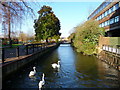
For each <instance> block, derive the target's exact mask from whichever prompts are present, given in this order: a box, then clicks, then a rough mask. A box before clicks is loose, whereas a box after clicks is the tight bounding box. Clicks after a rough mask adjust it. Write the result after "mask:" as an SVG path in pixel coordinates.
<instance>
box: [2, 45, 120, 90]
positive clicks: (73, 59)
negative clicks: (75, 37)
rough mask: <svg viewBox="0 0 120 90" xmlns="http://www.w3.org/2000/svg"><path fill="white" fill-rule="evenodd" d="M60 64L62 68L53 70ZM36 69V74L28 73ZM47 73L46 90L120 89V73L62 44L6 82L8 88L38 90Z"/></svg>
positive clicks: (5, 85)
mask: <svg viewBox="0 0 120 90" xmlns="http://www.w3.org/2000/svg"><path fill="white" fill-rule="evenodd" d="M58 60H59V61H60V69H59V70H55V69H53V68H52V67H51V64H52V63H57V61H58ZM33 66H35V67H36V71H37V73H36V75H35V76H34V77H33V78H29V76H28V75H29V72H30V71H31V70H33ZM42 73H44V74H45V85H44V86H43V88H119V87H120V86H119V83H120V78H119V72H118V71H117V70H115V69H114V68H112V67H110V66H109V65H107V64H106V63H104V62H102V61H100V60H98V59H97V58H96V57H94V56H84V55H82V54H80V53H77V52H76V51H75V50H74V49H73V48H72V47H71V46H70V45H69V44H61V45H60V46H59V47H58V48H57V49H55V50H54V51H52V52H50V53H49V54H47V55H45V56H43V57H41V58H38V59H37V60H36V61H35V62H33V63H32V64H29V65H27V66H26V67H25V68H22V69H21V70H19V71H18V72H16V73H15V74H14V75H12V76H10V78H9V79H8V80H6V81H4V83H3V87H6V88H36V89H38V83H39V81H40V80H41V78H42Z"/></svg>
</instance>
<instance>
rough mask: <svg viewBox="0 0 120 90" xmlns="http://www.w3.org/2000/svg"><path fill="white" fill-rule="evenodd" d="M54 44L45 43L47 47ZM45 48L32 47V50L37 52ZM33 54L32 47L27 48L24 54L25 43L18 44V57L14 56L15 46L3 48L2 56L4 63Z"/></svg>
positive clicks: (0, 62)
mask: <svg viewBox="0 0 120 90" xmlns="http://www.w3.org/2000/svg"><path fill="white" fill-rule="evenodd" d="M54 45H56V44H52V45H47V47H51V46H54ZM43 49H45V48H42V47H38V48H37V47H35V48H34V52H38V51H41V50H43ZM31 54H33V48H29V49H28V55H26V45H21V46H19V57H16V48H5V49H4V55H5V56H4V58H5V61H4V62H5V63H8V62H11V61H14V60H19V59H21V58H25V57H26V56H29V55H31ZM0 64H2V60H0Z"/></svg>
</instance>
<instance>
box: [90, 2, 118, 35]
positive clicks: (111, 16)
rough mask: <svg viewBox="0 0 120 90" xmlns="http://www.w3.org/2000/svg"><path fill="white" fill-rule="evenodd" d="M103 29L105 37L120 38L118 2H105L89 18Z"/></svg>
mask: <svg viewBox="0 0 120 90" xmlns="http://www.w3.org/2000/svg"><path fill="white" fill-rule="evenodd" d="M90 19H94V20H97V21H98V22H99V26H100V27H104V28H105V31H106V36H107V37H120V0H105V1H104V2H103V3H102V4H101V5H100V6H99V7H98V8H97V9H96V10H95V11H94V12H93V13H92V14H91V15H90V16H89V17H88V20H90Z"/></svg>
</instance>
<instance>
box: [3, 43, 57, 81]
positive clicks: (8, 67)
mask: <svg viewBox="0 0 120 90" xmlns="http://www.w3.org/2000/svg"><path fill="white" fill-rule="evenodd" d="M58 46H59V44H58V45H55V46H52V47H48V48H46V49H45V50H42V51H40V52H37V53H34V54H32V55H28V56H27V57H25V58H22V59H18V60H14V61H11V62H9V63H5V64H3V65H2V79H3V80H4V79H5V78H7V76H9V75H10V74H12V73H13V72H15V71H17V70H18V69H20V68H22V67H23V66H24V65H26V64H28V63H30V62H32V61H34V60H36V59H37V58H39V57H40V56H42V55H45V54H46V53H48V52H50V51H52V50H53V49H55V48H57V47H58Z"/></svg>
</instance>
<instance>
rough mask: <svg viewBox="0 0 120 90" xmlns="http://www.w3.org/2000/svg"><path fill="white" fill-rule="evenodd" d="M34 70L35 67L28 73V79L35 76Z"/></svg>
mask: <svg viewBox="0 0 120 90" xmlns="http://www.w3.org/2000/svg"><path fill="white" fill-rule="evenodd" d="M35 68H36V67H33V70H34V71H30V73H29V77H31V76H34V75H35V74H36V70H35Z"/></svg>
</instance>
